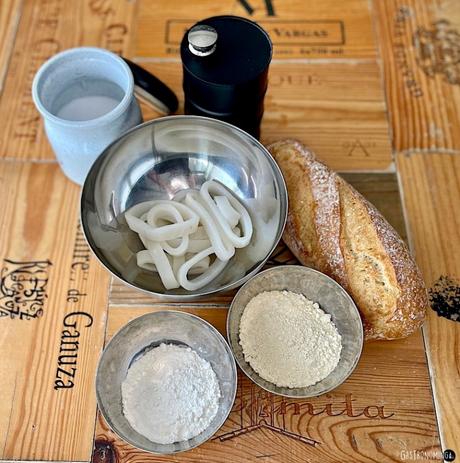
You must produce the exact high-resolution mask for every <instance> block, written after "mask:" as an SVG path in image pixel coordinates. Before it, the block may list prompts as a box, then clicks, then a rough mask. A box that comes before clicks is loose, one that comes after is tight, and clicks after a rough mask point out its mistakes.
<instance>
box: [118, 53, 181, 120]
mask: <svg viewBox="0 0 460 463" xmlns="http://www.w3.org/2000/svg"><path fill="white" fill-rule="evenodd" d="M123 60H124V61H125V63H126V64H127V65H128V66H129V69H130V70H131V72H132V73H133V77H134V93H135V94H136V96H137V97H139V98H140V99H141V100H144V101H145V102H146V103H148V104H150V105H152V106H153V107H154V108H155V109H156V110H157V111H159V112H161V113H163V114H172V113H175V112H176V111H177V108H178V107H179V101H178V100H177V96H176V94H175V93H174V92H173V91H172V90H171V89H170V88H169V87H168V86H167V85H166V84H164V83H163V82H162V81H161V80H160V79H158V78H157V77H155V76H154V75H153V74H151V73H150V72H148V71H146V70H145V69H144V68H142V67H140V66H139V65H138V64H136V63H133V62H132V61H130V60H129V59H127V58H123Z"/></svg>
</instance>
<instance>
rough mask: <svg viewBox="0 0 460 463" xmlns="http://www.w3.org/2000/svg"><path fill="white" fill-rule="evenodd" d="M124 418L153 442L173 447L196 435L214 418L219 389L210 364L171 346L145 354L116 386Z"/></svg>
mask: <svg viewBox="0 0 460 463" xmlns="http://www.w3.org/2000/svg"><path fill="white" fill-rule="evenodd" d="M121 391H122V398H123V413H124V415H125V417H126V419H127V420H128V421H129V423H130V424H131V426H132V427H133V428H134V429H135V430H136V431H137V432H138V433H140V434H142V435H144V436H145V437H147V438H148V439H150V440H151V441H152V442H156V443H159V444H172V443H173V442H179V441H183V440H187V439H191V438H192V437H195V436H197V435H198V434H200V433H201V432H202V431H204V430H205V429H206V428H207V427H208V426H209V424H210V423H211V421H212V420H213V418H214V417H215V416H216V413H217V409H218V404H219V398H220V390H219V383H218V380H217V377H216V374H215V373H214V370H213V369H212V367H211V365H210V363H209V362H208V361H206V360H204V359H202V358H201V357H200V356H199V355H198V354H197V353H196V352H195V351H193V350H192V349H190V348H185V347H179V346H176V345H172V344H160V346H158V347H156V348H154V349H152V350H150V351H148V352H146V353H145V354H144V355H143V356H142V357H141V358H140V359H138V360H137V361H136V362H134V363H133V365H131V367H130V368H129V370H128V373H127V375H126V379H125V380H124V381H123V383H122V386H121Z"/></svg>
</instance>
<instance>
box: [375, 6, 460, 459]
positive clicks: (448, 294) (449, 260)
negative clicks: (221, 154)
mask: <svg viewBox="0 0 460 463" xmlns="http://www.w3.org/2000/svg"><path fill="white" fill-rule="evenodd" d="M373 5H374V9H375V15H376V18H377V20H378V21H377V25H378V36H379V43H380V47H381V50H382V56H383V64H384V72H385V79H384V80H385V84H386V92H387V95H388V103H389V112H390V116H391V117H390V120H391V124H392V129H393V137H394V139H393V144H394V147H395V150H396V151H397V168H398V173H399V176H400V181H401V185H402V191H403V197H404V206H405V210H406V215H407V218H408V226H409V229H410V231H411V233H410V236H411V242H412V244H413V252H414V253H415V256H416V259H417V262H418V263H419V264H420V266H421V268H422V271H423V274H424V276H425V280H426V282H427V284H428V286H429V287H431V291H432V297H435V298H436V301H434V306H435V308H437V309H438V311H442V312H445V313H446V315H447V316H450V317H455V314H456V313H457V314H459V313H460V308H459V306H458V294H460V247H459V243H460V221H459V216H458V208H459V204H460V179H459V172H460V170H459V168H460V161H459V159H460V158H459V155H460V138H459V134H460V113H459V111H460V62H459V60H458V58H456V56H457V57H458V51H459V50H460V6H459V4H458V2H455V1H450V0H447V1H434V0H433V1H431V0H425V1H419V0H410V1H406V0H404V1H403V0H385V1H375V2H373ZM455 294H456V295H457V296H456V297H457V299H456V300H455ZM459 320H460V318H456V321H454V318H452V319H448V318H443V317H439V316H438V314H437V312H436V311H434V310H432V311H430V312H429V319H428V324H427V325H426V326H425V330H424V334H425V342H426V346H427V355H428V359H429V364H430V369H431V376H432V378H433V382H434V398H435V403H436V408H437V415H438V419H439V425H440V432H441V439H442V446H443V448H444V449H453V450H454V451H455V452H456V453H457V456H458V455H460V446H459V445H460V437H459V436H460V414H459V411H458V403H459V401H460V369H459V367H458V365H459V359H460V347H459V346H460V323H459Z"/></svg>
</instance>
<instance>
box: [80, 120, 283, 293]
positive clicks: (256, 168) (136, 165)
mask: <svg viewBox="0 0 460 463" xmlns="http://www.w3.org/2000/svg"><path fill="white" fill-rule="evenodd" d="M210 179H216V180H218V181H220V182H221V183H223V184H224V185H225V186H226V187H227V188H228V189H229V190H231V191H232V192H233V193H234V194H235V195H236V196H237V197H238V198H239V199H240V200H241V201H242V203H244V205H245V206H246V207H247V209H248V211H249V213H250V215H251V218H252V221H253V228H254V233H253V237H252V240H251V243H250V244H249V246H248V247H246V248H244V249H238V250H237V252H236V254H235V255H234V256H233V257H232V259H231V260H230V261H229V263H228V265H227V267H226V268H225V269H224V271H223V272H222V274H221V275H219V276H218V277H217V278H216V279H215V280H214V281H212V282H211V283H209V284H208V285H207V286H205V287H204V288H201V289H199V290H197V291H193V292H190V291H186V290H184V289H181V288H179V289H174V290H169V291H165V289H164V287H163V285H162V283H161V280H160V278H159V276H158V275H157V274H153V273H152V272H148V271H146V270H143V269H141V268H139V267H138V266H137V263H136V252H137V251H139V250H141V249H142V248H143V246H142V243H141V242H140V240H139V238H138V236H137V234H136V233H134V232H133V231H131V230H130V229H129V227H128V226H127V224H126V221H125V218H124V212H125V211H126V210H127V209H129V208H130V207H131V206H133V205H135V204H137V203H140V202H142V201H149V200H153V199H172V198H174V196H175V195H176V194H177V193H179V192H180V191H182V190H187V189H199V188H200V186H201V185H202V184H203V183H204V182H206V181H207V180H210ZM286 215H287V191H286V186H285V184H284V180H283V176H282V174H281V171H280V169H279V168H278V166H277V164H276V163H275V161H274V159H273V158H272V157H271V155H270V153H269V152H268V151H267V150H266V149H265V148H264V147H263V146H262V145H261V144H260V143H259V142H258V141H257V140H256V139H255V138H253V137H251V136H250V135H248V134H247V133H246V132H243V131H242V130H241V129H238V128H237V127H234V126H232V125H230V124H227V123H225V122H221V121H218V120H215V119H208V118H205V117H198V116H171V117H165V118H161V119H156V120H154V121H150V122H147V123H145V124H142V125H140V126H138V127H136V128H134V129H132V130H131V131H129V132H127V133H126V134H125V135H123V136H122V137H121V138H119V139H118V140H117V141H115V142H114V143H112V144H111V145H110V146H109V147H108V148H106V149H105V150H104V152H103V153H102V154H101V156H100V157H99V158H98V159H97V160H96V162H95V163H94V164H93V166H92V168H91V170H90V172H89V174H88V176H87V178H86V181H85V184H84V187H83V191H82V196H81V222H82V228H83V231H84V234H85V236H86V239H87V241H88V243H89V245H90V247H91V249H92V250H93V252H94V253H95V254H96V256H97V257H98V258H99V260H100V261H101V262H102V264H103V265H105V267H106V268H107V269H108V270H110V272H112V274H113V275H115V276H117V277H118V278H120V279H121V280H123V281H124V282H125V283H127V284H129V285H131V286H134V287H136V288H138V289H141V290H144V291H147V292H149V293H151V294H154V295H157V296H162V297H164V298H168V297H169V298H174V299H175V300H190V299H195V298H197V297H201V296H206V295H209V294H212V293H215V292H219V291H224V290H228V289H231V288H234V287H236V286H239V285H241V284H243V283H244V282H245V281H246V280H247V279H249V278H250V277H251V276H253V275H255V274H256V273H257V271H258V270H260V268H262V266H263V265H264V263H265V261H266V260H267V259H268V257H269V256H270V254H271V253H272V251H273V249H274V248H275V246H276V245H277V243H278V241H279V239H280V238H281V234H282V233H283V229H284V225H285V223H286Z"/></svg>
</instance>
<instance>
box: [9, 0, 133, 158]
mask: <svg viewBox="0 0 460 463" xmlns="http://www.w3.org/2000/svg"><path fill="white" fill-rule="evenodd" d="M2 3H3V1H2ZM135 8H136V5H135V4H134V2H127V1H124V0H88V1H85V2H76V1H73V0H24V5H23V8H22V14H21V19H20V23H19V28H18V32H17V37H16V40H15V42H14V48H13V51H12V57H11V62H10V64H9V67H8V73H7V75H6V79H5V84H4V89H3V93H2V95H1V99H0V113H1V114H8V117H7V118H5V119H4V120H3V123H2V124H1V126H0V158H9V159H12V158H14V159H28V160H53V161H54V154H53V152H52V150H51V148H50V146H49V144H48V141H47V140H46V135H45V132H44V130H43V124H42V121H41V119H40V116H39V114H38V112H37V110H36V109H35V106H34V104H33V102H32V97H31V86H32V80H33V77H34V75H35V73H36V72H37V70H38V69H39V67H40V66H41V65H42V64H43V63H44V62H45V61H46V60H47V59H48V58H50V57H51V56H52V55H54V54H55V53H57V52H59V51H62V50H65V49H67V48H71V47H76V46H81V45H93V46H102V47H105V48H108V49H110V50H112V51H114V52H116V53H124V54H127V55H129V54H130V51H131V48H130V47H131V37H132V34H131V22H132V20H133V18H134V13H135ZM11 39H12V37H10V40H11ZM0 57H1V56H0Z"/></svg>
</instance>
